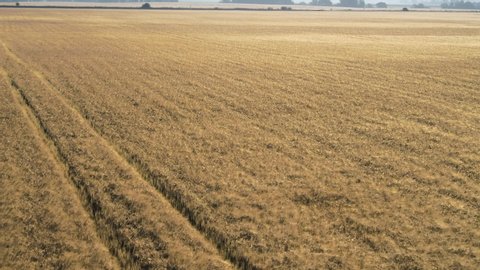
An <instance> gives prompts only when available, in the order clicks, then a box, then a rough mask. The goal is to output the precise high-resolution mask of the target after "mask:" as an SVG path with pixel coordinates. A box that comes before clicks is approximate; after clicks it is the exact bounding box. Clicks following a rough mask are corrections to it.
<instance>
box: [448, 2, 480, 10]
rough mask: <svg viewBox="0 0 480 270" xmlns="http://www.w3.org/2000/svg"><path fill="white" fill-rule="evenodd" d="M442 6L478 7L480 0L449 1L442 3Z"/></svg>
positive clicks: (455, 7) (450, 7)
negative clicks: (477, 0) (473, 0)
mask: <svg viewBox="0 0 480 270" xmlns="http://www.w3.org/2000/svg"><path fill="white" fill-rule="evenodd" d="M441 7H442V8H449V9H480V2H470V1H466V2H465V1H463V0H461V1H450V2H445V3H442V5H441Z"/></svg>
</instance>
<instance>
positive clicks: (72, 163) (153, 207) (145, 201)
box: [2, 43, 232, 269]
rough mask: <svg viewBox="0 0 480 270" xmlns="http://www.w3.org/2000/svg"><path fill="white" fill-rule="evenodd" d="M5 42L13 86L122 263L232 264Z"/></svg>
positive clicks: (139, 266)
mask: <svg viewBox="0 0 480 270" xmlns="http://www.w3.org/2000/svg"><path fill="white" fill-rule="evenodd" d="M2 45H3V47H4V51H5V53H6V56H7V57H6V60H7V61H6V62H8V63H7V65H8V67H9V69H7V70H10V69H11V70H13V72H10V73H11V74H10V78H11V80H12V86H13V87H14V88H15V90H16V91H17V92H18V95H19V96H20V97H21V99H22V100H23V101H22V102H23V103H24V104H25V106H26V108H28V111H29V112H31V115H32V116H33V117H34V119H35V122H37V123H38V126H39V129H40V131H41V133H42V134H44V135H45V136H44V137H45V138H46V140H47V141H48V142H51V144H52V145H53V146H54V148H55V149H56V152H57V154H58V159H59V160H60V161H61V162H62V163H63V164H64V165H65V167H66V168H68V175H69V178H70V179H71V180H72V182H73V183H74V185H75V187H76V188H77V189H78V190H79V192H80V193H81V197H82V200H83V202H84V204H85V206H86V208H87V209H88V211H89V212H90V214H91V216H92V218H93V219H94V221H95V224H96V226H97V231H98V233H99V235H100V236H101V238H102V239H103V240H104V241H105V242H106V244H107V246H108V247H109V249H110V251H111V253H112V254H114V255H115V256H116V257H117V258H118V260H119V261H120V263H121V265H122V267H123V268H127V269H151V268H154V269H178V268H187V269H191V268H197V269H199V268H200V269H231V268H232V265H231V264H230V263H229V262H227V261H225V260H224V259H223V258H222V257H221V256H220V255H219V254H218V250H217V249H215V247H213V246H212V245H211V244H210V243H209V242H208V241H206V240H205V239H204V235H203V234H202V231H199V230H198V228H197V227H195V226H191V223H189V222H188V221H187V219H185V218H184V217H183V216H182V215H181V214H180V213H179V212H178V211H177V210H178V208H175V207H172V205H171V201H170V200H168V199H169V198H168V197H167V196H165V195H164V194H163V193H159V192H158V191H157V190H156V189H154V188H153V187H152V186H151V185H150V184H148V181H147V180H146V179H144V178H143V177H142V173H140V172H138V171H137V169H136V168H135V166H134V165H132V164H130V163H129V161H128V160H127V159H125V158H124V157H123V156H122V155H121V154H119V153H118V151H117V150H116V149H115V147H114V146H112V145H111V144H110V143H109V142H108V141H107V140H106V139H104V138H103V137H102V136H101V135H100V134H99V133H98V132H97V131H96V130H95V128H94V127H92V126H91V124H90V123H89V122H88V120H87V119H85V118H84V117H83V116H82V115H81V114H80V113H79V112H78V110H76V109H75V107H73V106H72V105H70V104H68V102H67V101H66V100H65V98H64V97H62V96H61V95H60V94H59V92H58V91H56V90H55V88H54V87H53V86H52V85H50V83H49V82H48V81H47V80H46V79H45V78H44V77H43V76H42V74H41V73H40V72H38V71H35V70H32V69H31V67H30V66H29V65H28V64H27V63H26V62H24V61H23V60H22V59H20V58H19V57H18V56H16V55H15V54H14V53H13V52H12V51H11V50H10V49H9V48H8V47H7V46H6V44H4V43H2ZM10 60H13V61H10ZM32 75H33V76H32ZM40 131H39V132H40ZM189 221H190V220H189ZM227 257H228V256H227Z"/></svg>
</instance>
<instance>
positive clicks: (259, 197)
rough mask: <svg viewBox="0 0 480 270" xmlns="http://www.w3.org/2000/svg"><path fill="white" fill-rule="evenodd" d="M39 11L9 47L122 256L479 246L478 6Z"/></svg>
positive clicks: (19, 14) (330, 259)
mask: <svg viewBox="0 0 480 270" xmlns="http://www.w3.org/2000/svg"><path fill="white" fill-rule="evenodd" d="M32 12H33V11H28V10H24V11H5V17H4V18H3V19H2V18H0V23H1V22H4V24H5V25H7V26H8V27H6V28H5V29H7V30H3V31H2V30H1V29H0V39H1V40H3V42H4V44H5V47H6V50H5V52H6V53H7V54H9V55H6V54H4V55H3V58H2V59H1V60H2V63H3V62H5V70H6V71H7V72H8V73H9V75H10V76H11V78H12V79H13V80H14V81H15V83H16V84H17V86H18V89H19V91H20V92H21V93H23V95H24V97H25V99H26V100H27V102H28V103H29V104H30V105H31V108H32V110H33V111H34V112H35V113H36V115H37V118H38V119H39V120H40V122H41V123H43V125H44V126H45V130H46V132H47V133H48V134H49V136H50V137H51V139H52V141H53V142H54V143H55V146H56V147H57V148H58V150H59V152H60V153H62V156H63V157H64V158H63V159H64V162H65V164H66V165H67V166H69V168H71V173H70V176H71V178H72V179H73V180H74V182H75V183H77V186H78V188H79V189H81V190H83V191H84V193H85V192H86V193H85V194H87V195H84V197H86V198H87V200H86V201H88V202H89V203H88V205H89V208H91V209H93V208H95V209H97V208H98V210H94V211H97V212H99V214H95V215H93V216H94V217H95V221H96V224H97V228H99V230H98V231H99V232H101V231H105V230H106V231H111V232H113V233H114V234H112V236H111V237H110V238H111V239H117V240H115V241H120V244H115V243H110V244H109V247H110V249H111V250H112V251H113V253H114V254H117V256H118V257H119V258H120V259H121V261H122V263H123V265H124V266H126V265H135V266H147V265H148V266H152V267H153V266H162V267H169V266H173V265H175V266H178V267H184V268H192V267H194V268H208V267H210V265H209V264H208V263H207V262H208V261H212V263H213V265H214V266H215V267H217V268H222V267H232V265H236V266H237V267H239V268H244V269H254V268H258V269H432V268H434V269H449V268H452V269H456V268H459V269H462V268H464V269H476V268H478V265H480V242H479V240H478V239H480V223H479V220H480V211H479V210H480V208H479V207H480V196H479V194H480V193H479V192H480V186H479V179H480V173H479V172H480V154H479V153H480V141H479V140H478V138H479V137H480V106H479V104H480V92H479V91H480V88H479V85H480V79H479V78H480V20H479V17H478V16H476V14H473V13H465V14H462V18H459V17H458V14H455V13H427V12H415V13H414V12H410V13H405V12H403V13H394V12H376V13H372V12H322V13H316V12H311V13H302V12H283V13H281V12H249V13H241V12H206V11H205V12H203V11H198V12H189V11H185V12H170V11H169V12H166V11H158V12H157V11H155V12H137V11H129V12H126V11H102V12H95V11H88V12H87V11H78V10H76V11H61V12H60V11H53V10H50V11H48V10H46V11H42V12H41V14H33V13H32ZM69 14H70V15H72V16H68V15H69ZM73 15H75V16H73ZM60 22H61V23H60ZM13 33H15V34H13ZM127 179H128V180H127ZM88 198H91V199H88ZM91 200H94V203H92V202H91ZM161 209H163V210H161ZM162 211H163V212H162ZM166 212H167V213H166ZM149 213H156V214H149ZM125 217H128V218H127V219H125ZM102 228H103V229H102ZM145 230H146V231H145ZM103 234H105V232H104V233H103ZM105 235H107V236H108V234H105ZM104 238H105V237H104ZM107 238H108V237H107ZM191 239H194V240H195V241H197V242H198V246H201V247H202V248H199V249H197V248H195V247H196V246H197V244H195V245H193V244H190V243H192V241H194V240H191ZM107 242H108V241H107ZM108 243H109V242H108ZM159 243H160V244H159ZM158 245H160V246H161V247H162V248H160V249H156V248H155V247H156V246H158ZM119 250H120V251H119ZM223 259H227V260H229V261H230V263H231V264H232V265H230V264H224V262H223ZM189 262H194V263H195V264H193V263H192V264H189Z"/></svg>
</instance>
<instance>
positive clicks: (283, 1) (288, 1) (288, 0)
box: [220, 0, 294, 5]
mask: <svg viewBox="0 0 480 270" xmlns="http://www.w3.org/2000/svg"><path fill="white" fill-rule="evenodd" d="M220 2H221V3H235V4H269V5H293V4H294V3H293V1H292V0H221V1H220Z"/></svg>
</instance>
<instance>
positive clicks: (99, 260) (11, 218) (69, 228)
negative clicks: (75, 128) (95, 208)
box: [0, 67, 119, 269]
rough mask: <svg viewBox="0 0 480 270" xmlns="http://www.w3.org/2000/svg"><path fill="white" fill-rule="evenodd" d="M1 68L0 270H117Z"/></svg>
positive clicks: (63, 171)
mask: <svg viewBox="0 0 480 270" xmlns="http://www.w3.org/2000/svg"><path fill="white" fill-rule="evenodd" d="M10 83H11V82H10V80H9V78H8V76H7V73H6V72H5V70H4V69H3V67H0V99H1V100H2V104H1V106H0V119H1V120H0V121H1V125H0V127H1V129H0V130H1V134H2V136H1V137H0V147H1V148H0V220H1V222H0V223H1V224H0V228H1V229H2V233H1V234H0V268H1V269H32V268H36V269H62V268H63V269H65V268H71V269H73V268H75V269H86V268H89V269H119V265H118V262H117V260H116V259H115V258H114V257H113V256H111V255H110V254H109V252H108V249H107V248H106V247H105V246H104V245H103V244H102V242H101V241H100V238H99V237H98V235H97V234H96V231H95V229H94V224H93V222H92V221H91V220H90V219H89V216H88V213H87V212H86V211H85V210H84V209H82V204H81V201H80V200H79V198H78V193H77V191H76V190H75V188H73V187H72V186H71V183H69V180H68V177H67V175H66V169H65V167H64V166H63V164H62V163H61V162H60V161H59V160H58V159H57V157H56V154H55V152H54V151H53V150H52V149H51V146H50V145H49V142H48V140H46V139H45V138H44V136H43V134H42V131H41V130H39V126H38V125H37V123H36V122H35V119H34V118H33V116H32V115H30V111H29V109H28V107H27V105H26V104H24V103H23V100H22V98H21V96H20V95H19V93H18V92H16V90H15V89H14V88H13V87H12V86H11V85H10Z"/></svg>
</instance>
